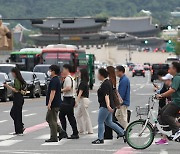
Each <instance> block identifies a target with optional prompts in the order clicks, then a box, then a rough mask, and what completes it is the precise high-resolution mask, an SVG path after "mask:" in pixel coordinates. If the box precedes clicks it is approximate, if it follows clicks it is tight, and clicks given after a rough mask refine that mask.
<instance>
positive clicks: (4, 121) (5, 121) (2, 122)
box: [0, 120, 8, 123]
mask: <svg viewBox="0 0 180 154" xmlns="http://www.w3.org/2000/svg"><path fill="white" fill-rule="evenodd" d="M6 121H8V120H1V121H0V123H3V122H6Z"/></svg>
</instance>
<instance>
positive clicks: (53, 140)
mask: <svg viewBox="0 0 180 154" xmlns="http://www.w3.org/2000/svg"><path fill="white" fill-rule="evenodd" d="M45 142H58V140H55V139H49V140H45Z"/></svg>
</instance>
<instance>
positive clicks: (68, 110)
mask: <svg viewBox="0 0 180 154" xmlns="http://www.w3.org/2000/svg"><path fill="white" fill-rule="evenodd" d="M74 105H75V99H74V98H73V97H64V99H63V103H62V104H61V106H60V113H59V119H60V121H61V125H62V128H63V130H65V131H66V127H67V123H66V116H67V118H68V121H69V123H70V125H71V127H72V131H73V135H78V130H77V123H76V119H75V116H74Z"/></svg>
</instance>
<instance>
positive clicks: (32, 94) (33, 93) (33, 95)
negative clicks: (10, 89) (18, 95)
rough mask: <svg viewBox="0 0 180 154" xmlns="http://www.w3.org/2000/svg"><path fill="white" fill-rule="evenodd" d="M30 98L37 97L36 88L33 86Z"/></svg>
mask: <svg viewBox="0 0 180 154" xmlns="http://www.w3.org/2000/svg"><path fill="white" fill-rule="evenodd" d="M29 97H30V98H34V97H35V89H34V88H33V90H31V92H30V96H29Z"/></svg>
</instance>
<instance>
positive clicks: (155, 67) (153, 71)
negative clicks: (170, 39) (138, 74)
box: [151, 64, 169, 82]
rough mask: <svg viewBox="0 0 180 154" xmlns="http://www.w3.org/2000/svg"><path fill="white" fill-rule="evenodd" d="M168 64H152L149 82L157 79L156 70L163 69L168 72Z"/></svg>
mask: <svg viewBox="0 0 180 154" xmlns="http://www.w3.org/2000/svg"><path fill="white" fill-rule="evenodd" d="M168 69H169V64H153V65H152V68H151V82H153V81H154V80H157V79H158V72H159V71H161V70H162V71H164V72H167V73H168Z"/></svg>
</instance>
